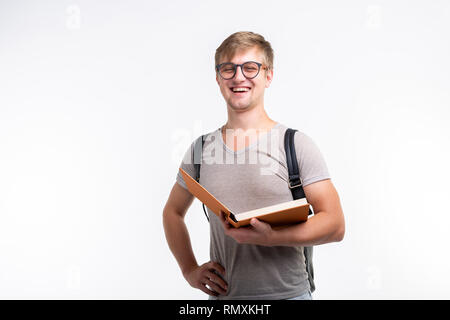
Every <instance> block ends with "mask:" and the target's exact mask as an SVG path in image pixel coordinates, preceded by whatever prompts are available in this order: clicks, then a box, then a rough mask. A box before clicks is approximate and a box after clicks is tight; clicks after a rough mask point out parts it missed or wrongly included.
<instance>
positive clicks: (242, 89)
mask: <svg viewBox="0 0 450 320" xmlns="http://www.w3.org/2000/svg"><path fill="white" fill-rule="evenodd" d="M249 90H250V89H249V88H233V92H240V91H249Z"/></svg>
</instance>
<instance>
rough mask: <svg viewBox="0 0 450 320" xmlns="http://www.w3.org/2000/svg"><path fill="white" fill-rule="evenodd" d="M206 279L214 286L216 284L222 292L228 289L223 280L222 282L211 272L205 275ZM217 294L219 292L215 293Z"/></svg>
mask: <svg viewBox="0 0 450 320" xmlns="http://www.w3.org/2000/svg"><path fill="white" fill-rule="evenodd" d="M206 279H208V280H210V281H212V282H214V283H215V284H217V285H218V286H220V287H221V289H222V290H225V291H226V290H227V289H228V285H227V283H226V282H225V280H223V279H222V278H221V277H219V276H218V275H217V274H215V273H213V272H209V273H208V274H207V275H206ZM216 291H217V290H216ZM217 292H219V291H217Z"/></svg>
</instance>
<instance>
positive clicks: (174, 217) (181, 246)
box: [163, 212, 198, 275]
mask: <svg viewBox="0 0 450 320" xmlns="http://www.w3.org/2000/svg"><path fill="white" fill-rule="evenodd" d="M163 224H164V232H165V234H166V239H167V243H168V245H169V248H170V251H172V254H173V255H174V257H175V259H176V260H177V262H178V265H179V266H180V269H181V272H182V273H183V275H185V273H186V272H187V271H189V270H191V269H192V268H193V267H196V266H198V264H197V260H196V259H195V256H194V252H193V250H192V246H191V240H190V237H189V232H188V230H187V227H186V223H185V222H184V219H183V217H181V216H180V215H178V214H176V213H173V212H164V214H163Z"/></svg>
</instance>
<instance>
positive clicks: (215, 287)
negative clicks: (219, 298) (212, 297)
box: [204, 278, 227, 295]
mask: <svg viewBox="0 0 450 320" xmlns="http://www.w3.org/2000/svg"><path fill="white" fill-rule="evenodd" d="M215 281H217V279H215V280H214V281H213V278H209V279H208V278H206V279H205V280H204V283H205V284H207V285H208V286H209V287H210V288H211V289H212V290H213V292H215V293H219V294H222V295H225V294H226V293H227V290H226V289H224V288H223V287H221V286H220V285H218V283H217V282H215ZM222 282H223V281H222Z"/></svg>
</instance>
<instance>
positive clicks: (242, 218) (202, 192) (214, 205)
mask: <svg viewBox="0 0 450 320" xmlns="http://www.w3.org/2000/svg"><path fill="white" fill-rule="evenodd" d="M180 172H181V175H182V176H183V179H184V182H185V183H186V185H187V187H188V190H189V192H190V193H191V194H192V195H194V196H195V197H196V198H197V199H199V200H200V201H201V202H203V203H204V204H205V206H207V207H208V208H209V209H210V210H211V211H212V212H214V213H215V214H216V215H217V216H219V215H220V211H223V212H224V213H225V216H226V218H227V220H228V221H229V222H230V224H231V225H232V226H234V227H235V228H239V227H243V226H247V225H249V224H250V220H251V218H253V217H254V218H257V219H259V220H261V221H264V222H267V223H269V224H270V225H271V226H276V227H280V226H286V225H291V224H295V223H300V222H304V221H306V220H308V213H309V203H308V202H307V201H306V198H302V199H297V200H292V201H288V202H283V203H279V204H276V205H272V206H268V207H263V208H259V209H255V210H250V211H246V212H241V213H237V212H231V210H230V209H228V208H227V207H226V206H225V205H224V204H223V203H221V202H220V201H219V200H217V199H216V197H214V196H213V195H212V194H211V193H210V192H209V191H208V190H206V189H205V188H204V187H203V186H202V185H201V184H199V183H198V182H197V181H195V179H193V178H192V177H191V176H190V175H189V174H188V173H187V172H186V171H184V170H183V169H181V168H180Z"/></svg>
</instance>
